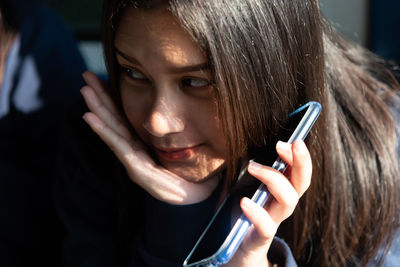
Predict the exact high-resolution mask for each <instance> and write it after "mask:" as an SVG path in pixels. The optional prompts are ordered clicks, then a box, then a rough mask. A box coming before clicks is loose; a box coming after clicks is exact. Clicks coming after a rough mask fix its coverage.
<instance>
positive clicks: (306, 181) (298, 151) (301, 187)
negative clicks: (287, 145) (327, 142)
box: [290, 140, 312, 197]
mask: <svg viewBox="0 0 400 267" xmlns="http://www.w3.org/2000/svg"><path fill="white" fill-rule="evenodd" d="M292 152H293V165H292V169H291V174H290V175H291V183H292V184H293V187H294V188H295V190H296V191H297V193H298V195H299V197H300V196H302V195H303V194H304V192H305V191H306V190H307V188H308V187H309V186H310V183H311V175H312V161H311V156H310V153H309V151H308V149H307V147H306V145H305V144H304V142H303V141H301V140H296V141H295V142H294V143H293V145H292Z"/></svg>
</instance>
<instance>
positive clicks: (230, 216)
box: [183, 101, 321, 267]
mask: <svg viewBox="0 0 400 267" xmlns="http://www.w3.org/2000/svg"><path fill="white" fill-rule="evenodd" d="M320 112H321V105H320V104H319V103H318V102H314V101H311V102H308V103H307V104H305V105H304V106H301V107H300V108H298V109H296V110H295V111H293V112H292V113H290V114H289V115H288V119H287V122H286V124H285V125H286V126H285V127H283V128H282V129H281V132H280V134H279V137H278V139H279V140H287V142H288V143H290V144H291V143H293V142H294V141H295V140H298V139H301V140H304V139H305V138H306V136H307V134H308V133H309V132H310V130H311V127H312V126H313V125H314V123H315V121H316V120H317V118H318V116H319V114H320ZM277 141H278V140H276V142H277ZM276 142H271V143H272V144H271V143H270V144H265V145H264V146H263V147H261V148H258V149H256V150H254V151H252V152H251V153H250V157H249V159H248V160H246V161H245V162H244V164H242V168H241V172H240V173H239V176H238V179H237V182H236V184H235V186H234V187H233V189H232V190H231V192H230V193H229V194H228V196H227V197H226V198H225V199H224V201H223V202H222V203H221V205H220V206H219V208H218V209H217V211H216V213H215V214H214V216H213V217H212V219H211V221H210V223H209V224H208V225H207V227H206V228H205V230H204V231H203V233H202V234H201V236H200V238H199V240H198V241H197V243H196V244H195V246H194V248H193V249H192V251H191V252H190V253H189V255H188V256H187V258H186V260H185V261H184V263H183V266H185V267H206V266H207V267H210V266H219V265H222V264H226V263H227V262H228V261H229V260H230V259H231V258H232V256H233V255H234V253H235V252H236V250H237V249H238V248H239V246H240V244H241V242H242V241H243V238H244V237H245V235H246V233H247V231H248V230H249V228H250V226H251V223H250V222H249V221H248V219H247V218H246V217H245V216H244V214H243V213H242V212H241V210H240V204H239V203H240V200H241V199H242V198H243V197H245V196H247V197H249V198H251V199H252V200H253V201H254V202H255V203H257V204H258V205H260V206H263V205H264V204H265V203H266V202H267V201H268V198H269V197H270V193H269V191H268V189H267V187H266V186H265V185H264V184H262V183H261V182H260V181H259V180H257V179H255V178H254V177H252V176H251V175H250V174H249V173H248V172H247V166H248V164H249V162H250V161H256V162H258V163H261V164H264V165H266V164H268V165H270V166H271V165H272V168H274V169H276V170H278V171H280V172H282V173H283V172H284V171H285V170H286V167H287V164H286V163H285V162H284V161H283V160H281V159H280V158H279V157H277V153H276V150H275V144H276ZM274 159H275V161H274ZM271 163H272V164H271Z"/></svg>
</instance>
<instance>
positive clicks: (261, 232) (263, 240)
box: [240, 197, 278, 251]
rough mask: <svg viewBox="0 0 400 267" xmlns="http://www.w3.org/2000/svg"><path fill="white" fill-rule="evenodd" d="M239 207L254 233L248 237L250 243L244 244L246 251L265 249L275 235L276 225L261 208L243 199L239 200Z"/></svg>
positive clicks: (247, 199)
mask: <svg viewBox="0 0 400 267" xmlns="http://www.w3.org/2000/svg"><path fill="white" fill-rule="evenodd" d="M240 206H241V208H242V211H243V214H244V215H245V216H246V218H247V219H248V220H249V221H250V222H251V223H252V224H253V225H254V228H255V232H254V231H253V232H251V236H250V237H249V238H250V240H251V242H246V248H245V249H246V250H247V249H248V250H250V251H252V250H256V249H257V248H258V247H265V245H266V244H269V243H270V242H271V240H272V238H273V237H274V236H275V234H276V230H277V227H278V226H277V224H276V223H275V222H274V220H273V219H272V218H271V217H270V215H269V214H268V212H267V211H266V210H265V209H264V208H263V207H261V206H259V205H257V204H256V203H254V202H253V201H252V200H250V199H249V198H247V197H245V198H243V199H242V200H241V202H240Z"/></svg>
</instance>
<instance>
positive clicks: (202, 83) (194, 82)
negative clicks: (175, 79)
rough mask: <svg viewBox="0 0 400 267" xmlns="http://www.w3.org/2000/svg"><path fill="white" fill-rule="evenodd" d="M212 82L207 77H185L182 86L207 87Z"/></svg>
mask: <svg viewBox="0 0 400 267" xmlns="http://www.w3.org/2000/svg"><path fill="white" fill-rule="evenodd" d="M210 84H211V83H210V82H209V81H208V80H205V79H199V78H183V79H182V86H183V87H195V88H201V87H207V86H209V85H210Z"/></svg>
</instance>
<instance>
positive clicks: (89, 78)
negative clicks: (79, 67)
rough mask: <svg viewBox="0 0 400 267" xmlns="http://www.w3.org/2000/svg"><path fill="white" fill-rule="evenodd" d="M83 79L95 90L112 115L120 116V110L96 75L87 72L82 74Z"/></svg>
mask: <svg viewBox="0 0 400 267" xmlns="http://www.w3.org/2000/svg"><path fill="white" fill-rule="evenodd" d="M82 76H83V79H84V80H85V82H86V83H87V84H88V85H89V86H90V87H92V88H93V89H94V91H95V92H96V94H97V95H98V96H99V98H100V99H101V101H102V102H103V103H104V105H105V106H106V107H107V109H108V110H110V112H111V113H113V114H116V115H118V114H119V112H118V109H117V108H116V106H115V104H114V102H113V100H112V99H111V97H110V95H109V94H108V93H107V92H106V90H104V85H103V83H102V82H101V81H100V79H99V78H98V77H97V76H96V74H94V73H93V72H90V71H86V72H84V73H83V74H82Z"/></svg>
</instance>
